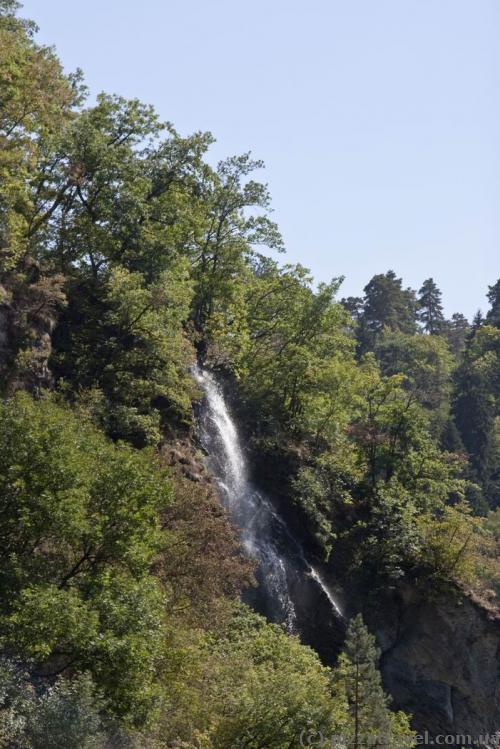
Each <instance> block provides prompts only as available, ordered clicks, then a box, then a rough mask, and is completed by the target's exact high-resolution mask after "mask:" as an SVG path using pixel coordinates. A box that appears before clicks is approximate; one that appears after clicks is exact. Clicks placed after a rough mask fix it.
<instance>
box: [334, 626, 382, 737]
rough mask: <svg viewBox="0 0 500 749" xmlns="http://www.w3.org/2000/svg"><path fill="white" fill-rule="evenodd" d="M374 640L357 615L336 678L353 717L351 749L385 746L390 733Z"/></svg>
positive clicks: (349, 631) (350, 627)
mask: <svg viewBox="0 0 500 749" xmlns="http://www.w3.org/2000/svg"><path fill="white" fill-rule="evenodd" d="M378 658H379V651H378V649H377V648H376V647H375V638H374V637H373V635H371V634H370V633H369V632H368V629H367V628H366V626H365V624H364V623H363V617H362V616H361V614H358V615H357V616H356V617H354V619H352V621H351V623H350V624H349V628H348V630H347V638H346V642H345V646H344V651H343V653H342V654H341V656H340V659H339V668H338V672H337V678H338V680H339V685H341V687H342V688H343V690H345V694H346V696H347V702H348V705H349V713H350V717H351V726H350V728H351V737H350V738H351V741H350V746H352V747H359V746H361V745H363V744H369V745H372V746H373V745H377V744H380V743H385V739H386V738H387V737H389V735H390V732H391V724H392V721H391V713H390V711H389V708H388V702H389V700H388V698H387V697H386V695H385V694H384V690H383V688H382V682H381V678H380V673H379V671H378V669H377V661H378Z"/></svg>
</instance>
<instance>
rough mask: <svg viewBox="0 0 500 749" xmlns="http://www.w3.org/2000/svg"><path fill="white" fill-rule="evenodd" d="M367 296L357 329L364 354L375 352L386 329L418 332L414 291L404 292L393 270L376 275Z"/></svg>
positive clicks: (408, 332)
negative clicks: (370, 351)
mask: <svg viewBox="0 0 500 749" xmlns="http://www.w3.org/2000/svg"><path fill="white" fill-rule="evenodd" d="M364 293H365V295H364V299H363V312H362V314H361V316H360V318H359V327H358V341H359V347H360V351H361V352H362V353H365V352H366V351H369V350H373V347H374V346H375V344H376V343H377V341H378V339H379V337H380V335H381V334H382V333H383V332H384V330H385V329H388V330H392V331H400V332H401V333H407V334H413V333H415V332H416V299H415V292H414V291H413V290H412V289H403V287H402V282H401V279H400V278H397V276H396V274H395V273H394V271H392V270H390V271H387V273H385V274H378V275H376V276H373V278H372V279H371V281H370V282H369V283H368V284H367V285H366V286H365V288H364Z"/></svg>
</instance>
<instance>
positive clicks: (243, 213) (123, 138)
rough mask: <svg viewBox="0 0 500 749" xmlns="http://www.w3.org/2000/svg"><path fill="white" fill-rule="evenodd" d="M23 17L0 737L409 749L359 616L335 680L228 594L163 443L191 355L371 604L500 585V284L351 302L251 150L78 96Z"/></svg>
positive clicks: (48, 743) (1, 586)
mask: <svg viewBox="0 0 500 749" xmlns="http://www.w3.org/2000/svg"><path fill="white" fill-rule="evenodd" d="M17 11H18V8H17V3H15V2H14V0H0V261H1V279H0V281H1V286H0V355H1V362H0V366H1V371H0V375H1V385H2V396H3V402H2V404H1V406H0V426H1V429H0V484H1V495H0V502H1V505H0V512H1V515H2V522H1V527H0V536H1V547H0V556H1V564H0V647H1V652H2V660H1V662H0V744H1V745H2V746H6V747H31V748H35V747H36V748H38V747H40V749H41V747H63V746H64V747H85V748H87V747H88V748H90V747H104V746H111V745H112V746H121V745H123V746H140V747H151V748H153V747H158V748H160V747H173V746H177V747H195V746H196V747H205V749H210V747H212V748H214V749H216V748H220V749H225V748H227V747H229V746H239V747H248V748H255V749H256V748H257V747H266V748H267V749H285V747H298V746H300V742H301V735H304V734H303V732H304V731H310V732H311V735H313V733H314V732H315V731H316V732H321V733H322V734H323V735H325V736H326V735H331V734H341V735H343V736H344V737H346V740H347V741H348V742H350V743H353V744H355V745H357V744H358V743H359V741H360V740H361V738H362V737H365V738H366V737H368V738H367V740H370V737H371V739H374V737H377V736H381V735H384V736H388V735H390V734H392V736H393V737H394V742H396V741H398V742H399V743H398V745H401V741H402V740H403V738H402V737H405V736H406V737H407V736H408V735H409V729H408V721H407V718H405V716H403V715H402V714H397V713H393V712H392V711H391V710H390V707H389V705H388V701H387V698H386V697H385V695H384V693H383V691H382V687H381V683H380V677H379V675H378V672H377V670H376V662H377V652H376V650H375V648H374V644H373V639H372V638H371V636H370V635H369V634H368V632H367V630H366V628H365V627H364V625H363V623H362V620H361V619H360V618H359V617H358V618H356V619H354V620H353V622H352V624H351V627H350V630H349V634H348V638H347V642H346V646H345V650H344V652H343V654H342V655H341V657H340V659H339V663H338V666H337V667H336V668H335V669H327V668H325V667H324V666H322V665H321V664H320V662H319V660H318V658H317V656H316V655H315V654H314V653H313V652H312V651H311V650H309V649H308V648H306V647H304V646H302V645H301V644H300V643H299V642H298V641H297V639H296V638H293V637H290V636H288V635H286V634H285V633H284V631H283V630H282V629H281V628H279V627H277V626H275V625H269V624H267V623H266V622H265V621H264V620H262V619H261V618H260V617H258V616H257V615H256V614H253V613H252V612H250V611H248V610H247V609H246V608H245V607H243V606H241V605H240V604H238V603H237V598H238V594H239V592H240V591H241V589H242V588H243V587H244V586H245V585H248V584H250V582H251V577H252V573H251V569H250V565H249V563H248V561H247V560H246V559H245V558H244V557H243V555H242V554H241V551H240V549H239V546H238V541H237V537H236V535H235V533H234V531H233V530H232V529H231V527H230V526H229V524H228V521H227V519H226V517H225V516H224V514H223V513H222V511H221V510H220V509H219V507H218V505H217V502H216V499H215V498H214V496H213V494H212V492H211V490H210V489H208V488H207V487H205V486H203V485H202V484H198V483H196V482H192V481H188V480H186V479H184V478H182V477H181V474H180V473H179V471H176V470H175V468H170V469H167V468H166V466H165V461H164V460H163V458H162V456H163V455H164V450H165V446H166V445H168V444H169V442H172V441H175V440H176V439H179V438H183V439H184V438H185V439H189V436H190V434H191V430H192V425H193V414H192V403H193V400H195V399H196V398H197V397H198V393H197V391H196V387H195V385H194V382H193V380H192V378H191V376H190V373H189V365H190V364H191V363H192V362H193V361H194V360H195V358H196V356H200V357H202V358H203V360H204V361H205V362H206V364H207V365H208V366H211V367H213V368H215V369H220V370H223V371H224V373H225V374H226V376H228V377H229V378H231V380H232V382H233V383H234V387H235V388H236V389H237V391H238V394H239V402H240V404H241V405H240V408H241V414H242V416H243V417H244V419H245V423H246V427H247V429H248V431H249V434H250V437H251V443H252V446H253V449H255V450H259V451H260V452H261V453H262V454H270V455H273V456H274V457H275V459H276V460H283V461H286V460H288V459H289V458H290V456H293V461H291V464H292V465H293V466H294V470H293V471H292V473H291V476H290V483H289V486H288V492H289V498H290V512H292V507H293V512H295V513H297V514H298V515H299V516H300V517H301V518H302V519H303V520H304V521H305V522H304V527H305V528H306V529H307V531H306V532H307V535H308V537H309V543H310V545H311V549H313V553H315V554H317V555H318V556H320V557H322V558H323V559H324V560H325V561H326V562H328V560H330V562H331V561H332V560H335V564H336V566H337V569H339V568H342V569H343V570H344V574H345V575H346V576H348V575H349V576H350V577H351V579H352V580H355V581H357V582H358V583H359V585H360V586H361V587H363V586H365V587H366V590H369V591H371V593H372V594H373V593H375V592H376V591H377V589H379V588H380V587H382V586H384V587H387V586H389V587H390V586H395V585H397V584H398V580H399V579H401V578H402V577H405V576H407V577H411V578H412V580H414V581H416V583H417V584H418V583H422V585H423V587H426V589H427V590H428V591H429V594H432V593H433V592H434V591H439V590H443V589H447V588H453V587H455V588H456V586H457V585H458V586H462V587H467V588H473V589H474V590H475V591H476V592H477V593H478V595H482V596H483V598H486V597H489V598H490V599H491V600H492V596H493V595H494V591H495V589H496V590H498V591H499V592H500V571H499V569H498V566H497V561H496V557H497V554H496V552H497V547H498V544H499V543H500V522H499V519H498V515H499V513H500V454H499V442H498V406H499V398H498V394H499V381H498V377H499V372H500V368H499V366H498V364H499V362H498V357H499V350H500V349H499V343H500V281H497V282H496V284H494V285H492V286H491V287H490V289H489V293H488V299H489V305H490V306H489V310H488V312H487V314H486V317H485V318H483V317H482V316H480V315H478V316H477V317H476V319H475V320H474V321H473V323H472V324H469V323H468V321H467V320H466V319H465V318H464V317H463V316H462V315H460V314H455V315H453V317H452V318H451V320H446V319H445V318H444V315H443V310H442V305H441V295H440V292H439V289H438V288H437V286H436V284H435V283H434V281H433V280H432V279H427V280H425V281H424V282H423V284H422V288H421V289H420V291H419V292H418V293H416V292H414V291H413V290H411V289H404V288H403V287H402V282H401V279H399V278H398V277H397V276H396V274H395V273H394V272H392V271H389V272H388V273H385V274H381V275H377V276H375V277H374V278H373V279H372V280H371V281H370V282H369V283H368V285H367V286H366V288H365V290H364V297H363V298H362V299H358V298H349V299H344V300H342V301H341V302H339V301H336V295H337V293H338V291H339V287H340V286H341V279H336V280H334V281H332V283H330V284H320V285H319V286H318V287H317V288H315V287H314V286H313V283H312V279H311V278H310V276H309V274H308V272H307V270H306V269H304V268H302V267H300V266H290V265H280V264H279V263H278V262H277V261H276V260H275V259H273V258H274V254H273V252H276V251H281V250H282V249H283V247H282V241H281V237H280V234H279V231H278V229H277V227H276V225H275V224H274V223H273V222H272V221H271V220H270V218H269V195H268V192H267V189H266V187H265V185H263V184H261V183H259V182H258V181H257V180H256V179H255V178H254V172H255V171H256V170H259V169H260V168H261V166H262V165H261V164H260V163H259V162H257V161H254V160H252V158H251V157H250V156H249V155H243V156H239V157H233V158H229V159H227V160H226V161H224V162H222V163H221V164H219V166H218V167H217V168H212V167H211V166H209V164H208V162H207V160H206V152H207V149H208V148H209V146H210V143H211V140H212V139H211V136H210V135H209V134H206V133H195V134H194V135H192V136H189V137H181V136H180V135H179V134H178V133H177V132H176V131H175V130H174V128H173V127H172V126H171V125H170V124H166V123H162V122H161V121H160V120H159V119H158V117H157V115H156V113H155V112H154V111H153V110H152V109H151V108H150V107H148V106H145V105H143V104H141V103H140V102H138V101H135V100H134V101H128V100H124V99H122V98H120V97H117V96H109V95H105V94H102V95H100V96H99V97H98V99H97V101H96V103H95V104H94V105H90V106H88V105H87V104H86V91H85V88H84V86H83V83H82V79H81V75H80V74H79V73H78V74H76V75H73V76H67V75H65V74H64V73H63V71H62V69H61V66H60V64H59V62H58V59H57V57H56V56H55V54H54V52H53V51H52V50H51V49H48V48H45V47H41V46H39V45H38V44H37V43H36V41H35V38H34V33H35V30H36V29H35V27H34V26H33V24H31V23H30V22H26V21H23V20H21V19H20V18H19V17H18V15H17ZM270 251H271V252H270ZM339 563H341V564H340V567H339ZM491 600H490V603H491ZM397 737H399V739H398V738H397ZM410 743H411V742H410Z"/></svg>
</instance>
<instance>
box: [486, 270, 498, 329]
mask: <svg viewBox="0 0 500 749" xmlns="http://www.w3.org/2000/svg"><path fill="white" fill-rule="evenodd" d="M487 297H488V301H489V303H490V305H491V307H490V309H489V310H488V312H487V314H486V322H487V323H488V325H494V326H495V327H496V328H500V278H499V279H498V281H497V282H496V283H494V284H493V286H489V287H488V294H487Z"/></svg>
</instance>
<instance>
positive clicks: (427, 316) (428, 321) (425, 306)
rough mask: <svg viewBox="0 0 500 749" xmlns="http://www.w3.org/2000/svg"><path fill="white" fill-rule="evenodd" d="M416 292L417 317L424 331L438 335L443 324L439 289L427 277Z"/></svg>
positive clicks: (431, 279)
mask: <svg viewBox="0 0 500 749" xmlns="http://www.w3.org/2000/svg"><path fill="white" fill-rule="evenodd" d="M418 293H419V297H418V319H419V321H420V323H421V324H422V327H423V328H424V330H425V332H426V333H429V334H430V335H438V334H439V333H440V332H441V331H442V329H443V325H444V316H443V305H442V304H441V291H440V290H439V289H438V287H437V285H436V283H435V282H434V279H433V278H427V279H426V280H425V281H424V283H423V284H422V288H421V289H420V291H419V292H418Z"/></svg>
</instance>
